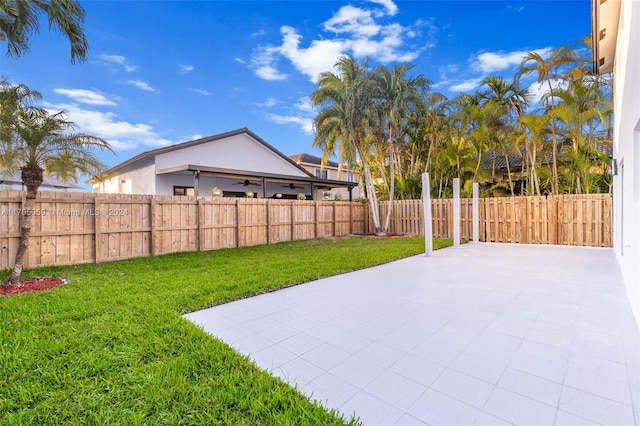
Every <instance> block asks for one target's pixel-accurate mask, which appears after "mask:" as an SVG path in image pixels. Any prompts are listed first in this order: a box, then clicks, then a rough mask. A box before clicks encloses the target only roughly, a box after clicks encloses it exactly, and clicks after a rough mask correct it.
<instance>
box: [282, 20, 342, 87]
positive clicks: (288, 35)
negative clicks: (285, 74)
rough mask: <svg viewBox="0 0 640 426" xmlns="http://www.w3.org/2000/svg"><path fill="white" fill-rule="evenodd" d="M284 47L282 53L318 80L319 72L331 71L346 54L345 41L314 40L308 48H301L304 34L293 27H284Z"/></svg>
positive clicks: (295, 65) (303, 71) (297, 67)
mask: <svg viewBox="0 0 640 426" xmlns="http://www.w3.org/2000/svg"><path fill="white" fill-rule="evenodd" d="M280 31H281V33H282V39H283V41H282V47H281V49H280V53H281V54H282V55H283V56H284V57H285V58H287V59H289V61H291V63H292V64H293V66H294V67H295V68H296V69H297V70H298V71H300V72H302V73H303V74H306V75H308V76H309V77H311V80H312V81H314V82H315V81H316V80H317V78H318V74H320V73H321V72H324V71H330V70H331V69H332V68H333V65H334V64H335V62H336V61H337V60H338V58H339V57H340V56H342V55H343V54H344V49H345V45H344V41H336V40H314V41H313V42H311V45H310V46H309V47H307V48H300V40H301V39H302V36H300V35H299V34H298V33H296V31H295V29H293V28H292V27H287V26H285V27H282V28H281V30H280Z"/></svg>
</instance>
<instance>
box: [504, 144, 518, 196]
mask: <svg viewBox="0 0 640 426" xmlns="http://www.w3.org/2000/svg"><path fill="white" fill-rule="evenodd" d="M504 159H505V161H506V162H507V177H508V178H509V190H510V191H511V196H512V197H515V196H516V194H514V192H513V181H512V180H511V167H510V166H509V156H508V155H507V154H505V155H504Z"/></svg>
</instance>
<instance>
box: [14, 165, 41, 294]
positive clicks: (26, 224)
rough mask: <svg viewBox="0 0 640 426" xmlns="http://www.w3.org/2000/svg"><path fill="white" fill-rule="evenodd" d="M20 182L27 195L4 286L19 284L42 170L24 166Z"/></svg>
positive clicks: (37, 167)
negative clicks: (24, 187) (16, 242)
mask: <svg viewBox="0 0 640 426" xmlns="http://www.w3.org/2000/svg"><path fill="white" fill-rule="evenodd" d="M22 182H24V184H25V186H26V187H27V195H26V199H25V203H24V205H23V206H22V211H21V213H20V215H21V219H22V220H21V224H20V242H19V243H18V251H17V252H16V260H15V262H14V264H13V270H12V271H11V275H10V276H9V278H7V280H6V281H5V284H6V285H18V284H20V275H21V274H22V269H23V267H24V255H25V253H26V252H27V247H29V236H30V235H31V225H32V223H33V215H34V213H35V211H36V210H35V206H36V196H37V195H38V188H39V187H40V185H41V184H42V169H41V168H40V167H39V166H37V165H36V166H35V167H33V166H29V165H27V166H24V167H23V168H22Z"/></svg>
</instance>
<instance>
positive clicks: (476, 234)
mask: <svg viewBox="0 0 640 426" xmlns="http://www.w3.org/2000/svg"><path fill="white" fill-rule="evenodd" d="M478 192H479V185H478V182H473V213H472V217H473V224H472V225H473V242H474V243H476V244H477V243H478V242H479V241H480V211H479V201H478ZM467 211H468V210H467Z"/></svg>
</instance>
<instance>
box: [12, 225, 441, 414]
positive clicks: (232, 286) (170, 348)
mask: <svg viewBox="0 0 640 426" xmlns="http://www.w3.org/2000/svg"><path fill="white" fill-rule="evenodd" d="M450 244H451V241H445V240H434V247H435V248H438V247H442V246H445V245H450ZM423 251H424V239H423V238H365V237H351V238H339V239H335V240H312V241H296V242H288V243H280V244H275V245H270V246H256V247H245V248H240V249H227V250H219V251H210V252H197V253H179V254H173V255H166V256H159V257H146V258H139V259H132V260H126V261H120V262H110V263H102V264H97V265H94V264H90V265H78V266H67V267H53V268H41V269H32V270H28V271H25V273H24V274H23V278H26V277H29V276H62V277H66V278H68V279H69V283H67V284H65V285H64V286H62V287H59V288H57V289H55V290H52V291H48V292H42V293H33V294H26V295H20V296H10V297H0V424H38V425H45V424H60V423H65V424H83V425H84V424H96V423H104V424H127V425H130V424H131V425H135V424H150V425H157V424H207V425H208V424H243V425H256V424H268V425H275V424H278V425H279V424H296V425H298V424H313V425H319V424H322V425H324V424H342V423H344V422H352V423H354V422H355V420H353V419H346V420H345V419H342V418H341V417H340V416H339V415H338V414H337V413H335V412H328V411H327V410H325V409H324V408H322V407H321V406H319V405H317V404H315V403H313V402H310V401H309V400H308V399H307V398H306V397H304V396H303V395H302V394H301V393H299V392H298V391H297V390H295V389H294V388H292V387H290V386H289V385H287V384H285V383H284V382H282V381H280V380H279V379H277V378H274V377H272V376H271V375H269V374H268V373H266V372H264V371H262V370H260V369H258V368H257V367H256V366H255V365H254V364H253V363H252V362H251V361H249V359H248V358H247V357H244V356H242V355H239V354H238V353H236V352H235V351H234V350H233V349H231V348H230V347H229V346H227V345H226V344H225V343H223V342H222V341H220V340H218V339H215V338H213V337H212V336H210V335H208V334H206V333H205V332H204V331H202V330H201V329H200V328H198V327H196V326H195V325H193V324H191V323H190V322H189V321H187V320H185V319H183V318H182V317H181V316H180V314H182V313H185V312H191V311H195V310H198V309H201V308H205V307H209V306H213V305H218V304H221V303H225V302H228V301H231V300H235V299H240V298H243V297H247V296H251V295H255V294H259V293H263V292H266V291H269V290H273V289H277V288H282V287H286V286H291V285H294V284H298V283H302V282H306V281H310V280H314V279H317V278H321V277H327V276H330V275H335V274H339V273H342V272H346V271H352V270H356V269H361V268H366V267H368V266H372V265H376V264H381V263H385V262H389V261H392V260H396V259H399V258H403V257H407V256H411V255H415V254H418V253H421V252H423ZM8 274H9V272H8V271H0V280H2V281H4V279H5V278H6V277H7V276H8Z"/></svg>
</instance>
